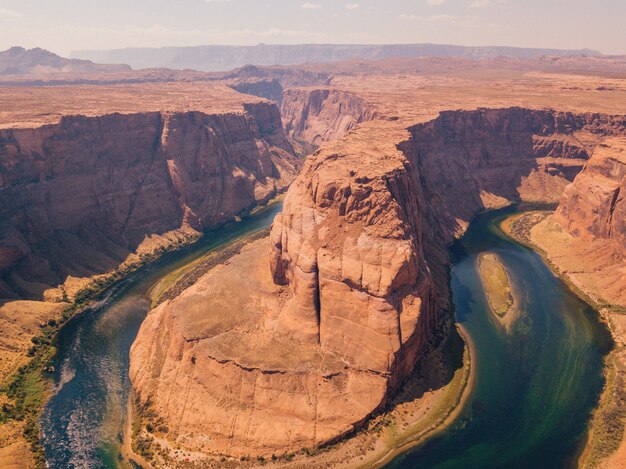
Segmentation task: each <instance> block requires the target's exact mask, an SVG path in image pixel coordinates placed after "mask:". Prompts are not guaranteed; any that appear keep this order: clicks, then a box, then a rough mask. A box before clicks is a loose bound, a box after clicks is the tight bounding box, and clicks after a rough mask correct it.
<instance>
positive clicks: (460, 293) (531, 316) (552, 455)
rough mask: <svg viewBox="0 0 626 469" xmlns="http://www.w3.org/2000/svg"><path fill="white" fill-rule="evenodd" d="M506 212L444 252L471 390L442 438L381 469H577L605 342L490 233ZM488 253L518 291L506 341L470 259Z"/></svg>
mask: <svg viewBox="0 0 626 469" xmlns="http://www.w3.org/2000/svg"><path fill="white" fill-rule="evenodd" d="M507 213H509V214H510V213H511V210H510V209H509V210H504V211H498V212H491V213H489V214H485V215H483V216H481V217H480V218H479V219H478V220H476V222H474V223H473V224H472V225H471V227H470V229H469V230H468V232H467V233H466V235H465V236H464V237H463V238H462V239H461V240H460V242H458V243H457V244H456V245H455V246H454V248H453V255H454V262H453V269H452V291H453V296H454V303H455V305H456V315H457V321H458V322H460V323H462V324H463V325H464V326H465V328H466V329H467V331H468V333H469V334H470V335H471V337H472V339H473V341H474V343H475V346H476V363H474V364H473V366H475V367H476V368H475V369H476V385H475V387H474V390H473V393H472V396H471V397H470V399H469V403H468V405H467V407H466V409H465V412H464V413H463V415H462V416H461V417H460V418H459V419H458V420H457V422H456V423H455V424H453V425H452V426H451V427H450V428H449V429H448V430H447V431H446V432H445V433H443V434H442V435H441V436H440V437H437V438H435V439H433V440H431V441H430V442H428V443H427V444H426V445H424V446H422V447H418V448H415V449H414V450H411V451H409V452H408V453H405V454H403V455H402V456H400V457H398V458H397V459H396V460H394V461H393V462H392V463H391V464H389V466H388V467H390V468H441V469H444V468H450V469H452V468H462V469H485V468H532V469H536V468H551V469H552V468H566V467H572V466H575V464H576V455H577V451H578V449H579V445H580V443H581V440H583V439H584V437H585V430H586V427H587V422H588V420H589V417H590V412H591V411H592V409H593V407H594V406H595V404H596V403H597V400H598V397H599V393H600V391H601V389H602V385H603V377H602V366H603V365H602V358H603V356H604V354H606V353H607V352H608V350H609V348H610V344H611V341H610V336H609V335H608V332H607V330H606V329H605V328H604V327H603V326H602V325H601V324H600V323H599V321H598V319H597V315H596V313H595V312H594V311H593V310H592V309H591V308H590V307H589V306H588V305H587V304H586V303H584V302H582V301H581V300H580V299H579V298H578V297H577V296H575V295H574V294H573V293H572V292H571V291H569V290H568V289H567V287H566V286H565V285H564V284H563V283H562V282H561V281H560V280H558V279H557V278H556V277H554V276H553V275H552V273H551V272H550V271H549V269H548V268H547V266H546V265H545V264H544V263H543V261H542V260H541V258H540V257H539V256H538V255H537V254H535V253H534V252H533V251H531V250H529V249H526V248H525V247H523V246H520V245H519V244H517V243H514V242H512V241H511V240H509V239H508V238H506V237H505V236H504V235H503V234H502V233H501V232H500V231H499V230H498V228H497V224H498V222H499V221H500V220H502V219H503V218H504V217H505V216H506V214H507ZM485 251H492V252H496V253H497V254H498V255H499V256H500V257H501V259H502V260H503V263H504V265H505V267H506V269H507V272H508V274H509V276H510V278H511V282H512V283H513V284H514V286H516V287H517V288H518V289H519V291H521V292H523V295H522V298H521V309H522V313H521V315H520V317H519V319H518V320H517V321H516V322H515V324H514V326H513V328H512V330H511V331H510V332H509V333H507V332H505V331H504V330H503V329H502V328H501V327H498V325H497V324H496V323H495V321H494V319H493V318H492V317H491V315H490V314H489V312H488V309H487V308H488V307H487V305H486V299H485V296H484V292H483V289H482V286H481V282H480V278H479V276H478V274H477V270H476V259H477V256H478V255H479V254H480V253H482V252H485Z"/></svg>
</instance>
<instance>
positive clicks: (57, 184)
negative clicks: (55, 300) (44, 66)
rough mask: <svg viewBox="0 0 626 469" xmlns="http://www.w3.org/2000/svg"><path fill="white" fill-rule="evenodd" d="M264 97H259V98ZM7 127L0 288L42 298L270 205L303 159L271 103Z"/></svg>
mask: <svg viewBox="0 0 626 469" xmlns="http://www.w3.org/2000/svg"><path fill="white" fill-rule="evenodd" d="M255 101H256V102H255ZM239 109H240V110H239V111H238V112H234V111H231V112H226V113H216V114H207V113H204V112H200V111H189V112H185V111H163V112H145V113H133V114H118V113H115V114H106V115H99V116H89V117H87V116H65V117H62V118H61V119H60V121H59V122H58V123H56V124H54V123H53V124H49V125H44V126H36V127H34V128H19V129H2V130H0V187H1V188H2V191H0V218H1V219H2V220H4V221H5V222H4V223H2V225H1V226H0V232H1V233H2V236H1V237H0V239H1V240H2V241H1V242H0V255H1V257H0V274H1V275H2V281H3V282H2V283H0V292H2V291H4V293H3V294H4V295H5V296H7V297H9V298H11V297H13V298H16V297H17V298H20V297H22V298H35V299H39V298H41V295H42V294H43V293H44V292H45V291H48V290H49V291H48V294H49V295H57V294H58V292H56V290H53V289H52V287H56V286H57V285H60V284H63V282H64V281H65V280H66V278H67V277H68V276H72V277H74V278H85V279H86V278H88V277H90V276H91V275H94V274H101V273H106V272H108V271H110V270H113V269H115V268H116V267H117V266H119V265H120V264H122V263H123V262H124V261H125V260H126V259H127V258H128V256H130V254H131V253H132V252H135V251H137V250H139V251H140V252H141V250H142V249H144V250H145V251H150V250H151V249H154V248H156V247H158V246H163V247H166V246H167V245H169V244H171V243H176V242H180V241H181V240H183V239H185V238H186V237H189V236H194V235H197V234H198V232H201V231H202V230H205V229H208V228H210V227H214V226H216V225H219V224H221V223H224V222H226V221H228V220H231V219H232V218H233V217H234V216H235V215H237V214H238V213H240V212H241V211H242V210H244V209H247V208H250V207H252V206H254V205H257V204H260V203H263V202H265V201H267V200H268V199H270V198H271V197H272V196H273V195H275V194H276V193H277V192H278V191H280V190H282V189H284V188H286V187H287V186H288V185H289V183H290V182H291V181H292V179H293V178H294V177H295V174H296V172H297V170H298V167H299V162H298V160H297V159H296V158H295V157H294V156H293V155H292V148H291V146H290V144H289V143H288V142H287V140H286V136H285V134H284V132H283V130H282V125H281V120H280V114H279V111H278V109H277V108H276V106H275V105H274V104H271V103H269V102H264V101H258V100H256V98H254V99H253V101H252V102H248V103H243V104H242V105H240V107H239Z"/></svg>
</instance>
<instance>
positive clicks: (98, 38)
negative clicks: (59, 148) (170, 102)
mask: <svg viewBox="0 0 626 469" xmlns="http://www.w3.org/2000/svg"><path fill="white" fill-rule="evenodd" d="M259 42H265V43H268V44H269V43H275V44H276V43H284V44H294V43H411V42H432V43H447V44H460V45H510V46H522V47H555V48H567V49H576V48H585V47H587V48H591V49H598V50H600V51H602V52H604V53H613V54H624V53H626V0H349V1H330V0H310V1H294V0H176V1H175V0H104V1H102V0H100V1H92V0H0V49H1V50H3V49H7V48H9V47H11V46H14V45H21V46H24V47H35V46H38V47H43V48H46V49H50V50H52V51H54V52H57V53H59V54H62V55H67V54H69V52H70V51H71V50H76V49H111V48H120V47H130V46H155V47H159V46H167V45H175V46H184V45H200V44H257V43H259Z"/></svg>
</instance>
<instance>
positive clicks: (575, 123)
mask: <svg viewBox="0 0 626 469" xmlns="http://www.w3.org/2000/svg"><path fill="white" fill-rule="evenodd" d="M409 130H410V132H411V138H410V140H409V141H408V142H405V143H403V144H402V146H401V147H402V148H403V150H404V151H405V152H406V153H407V154H409V155H411V157H412V159H413V161H414V162H415V163H416V164H417V165H418V166H419V168H420V169H421V174H422V178H423V182H424V185H425V189H426V191H427V192H428V193H429V194H431V199H430V203H431V205H432V207H433V209H434V210H435V211H436V213H437V221H438V223H439V224H440V226H441V231H442V233H444V234H446V237H447V239H448V240H450V239H451V238H450V236H451V235H454V234H459V233H460V232H462V231H463V230H464V229H465V227H466V226H467V223H468V222H469V221H470V220H471V218H472V217H473V216H474V214H475V213H476V212H478V211H480V210H483V209H485V208H493V207H497V206H502V205H506V204H508V203H510V202H515V201H522V200H523V201H541V202H554V203H556V202H557V201H558V200H559V198H560V196H561V194H562V192H563V190H564V188H565V187H566V186H567V184H569V183H570V182H571V181H572V180H573V179H574V177H575V175H576V174H577V173H578V172H579V171H580V170H581V169H582V167H583V165H584V164H585V162H586V160H587V159H588V158H589V155H591V153H593V151H594V149H595V147H596V146H597V145H598V144H599V143H600V142H601V141H602V140H603V139H604V138H605V137H606V136H610V135H623V134H624V133H626V117H624V116H607V115H601V114H572V113H563V112H556V111H550V110H532V109H523V108H506V109H480V110H477V111H447V112H442V113H441V115H440V117H438V118H437V119H435V120H433V121H431V122H427V123H424V124H418V125H416V126H414V127H411V128H410V129H409Z"/></svg>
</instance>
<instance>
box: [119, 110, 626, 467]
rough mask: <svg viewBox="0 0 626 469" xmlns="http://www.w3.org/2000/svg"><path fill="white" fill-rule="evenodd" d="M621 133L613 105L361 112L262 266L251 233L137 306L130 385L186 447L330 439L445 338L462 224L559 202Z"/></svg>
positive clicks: (303, 182) (298, 191)
mask: <svg viewBox="0 0 626 469" xmlns="http://www.w3.org/2000/svg"><path fill="white" fill-rule="evenodd" d="M624 134H626V117H625V116H608V115H601V114H572V113H561V112H555V111H537V110H529V109H522V108H507V109H480V110H477V111H449V112H443V113H442V114H441V115H440V117H438V118H437V119H435V120H434V121H430V122H425V123H421V124H417V125H414V126H411V127H409V128H408V129H407V130H404V131H398V132H396V133H393V134H387V138H378V137H379V136H378V135H376V134H375V133H372V132H371V127H370V126H369V125H368V124H364V125H363V126H361V127H359V128H358V129H357V130H356V131H354V132H353V133H351V134H350V135H349V136H347V137H346V138H344V139H342V140H339V141H337V142H336V143H334V144H330V145H326V146H324V147H323V148H322V149H321V150H320V151H318V152H317V153H316V154H315V155H313V156H311V157H309V159H308V160H307V162H306V163H305V166H304V168H303V170H302V172H301V173H300V175H299V176H298V178H297V179H296V180H295V182H294V183H293V184H292V186H291V187H290V189H289V191H288V194H287V197H286V199H285V202H284V206H283V212H282V214H280V215H278V216H277V217H276V220H275V221H274V225H273V228H272V232H271V236H270V239H269V269H268V266H267V260H264V259H263V257H264V251H266V246H267V241H259V242H256V243H254V244H253V245H251V246H250V247H249V249H248V250H247V251H245V252H244V253H242V254H241V255H239V256H236V257H235V258H233V259H231V262H230V263H229V265H228V266H225V267H224V268H222V269H215V270H214V271H212V272H211V273H209V274H207V275H206V276H205V277H204V278H202V279H201V280H200V281H199V282H198V283H197V284H196V285H194V286H192V287H191V288H189V289H188V290H187V291H185V292H184V293H183V294H182V295H181V296H180V297H178V298H176V299H174V300H172V301H168V302H166V303H164V304H162V305H161V306H159V307H158V308H157V309H156V310H154V311H153V312H151V313H150V314H149V316H148V318H147V319H146V321H145V322H144V324H143V326H142V328H141V330H140V332H139V335H138V337H137V339H136V341H135V344H134V345H133V348H132V350H131V379H132V381H133V385H134V387H135V389H136V391H137V392H138V394H139V396H140V398H141V400H142V401H144V402H148V401H149V402H150V404H151V406H153V409H154V410H155V411H156V412H157V414H158V415H160V416H163V417H164V418H165V420H166V421H167V422H168V423H169V424H170V428H171V430H170V434H169V435H168V438H171V439H172V440H174V441H176V442H177V443H178V444H182V445H184V447H185V448H188V449H191V450H195V451H205V452H213V453H216V454H228V455H233V456H239V455H253V456H254V455H268V454H273V453H281V452H284V451H289V450H293V449H298V448H300V447H318V446H320V445H323V444H326V443H329V442H332V441H335V440H337V439H338V438H340V437H341V436H343V435H345V434H346V433H349V432H350V431H352V430H353V429H355V428H358V426H359V425H361V424H362V423H363V422H364V420H365V419H367V417H368V416H369V415H371V414H372V413H373V412H374V411H376V410H377V409H379V408H381V407H382V406H384V404H385V403H386V402H387V401H388V400H389V398H390V396H392V395H393V393H394V392H395V391H396V390H397V389H398V387H399V385H400V384H401V383H402V381H403V379H404V378H405V377H407V375H408V374H409V373H410V372H411V370H412V369H413V367H414V365H415V363H416V362H417V361H418V360H419V358H420V356H421V355H422V354H423V353H425V351H426V349H427V347H428V346H429V344H431V343H432V341H433V340H434V338H435V337H436V336H437V335H441V334H443V333H445V330H446V327H448V326H449V320H450V317H449V314H447V313H446V310H447V309H448V305H447V300H448V291H447V284H448V278H447V274H446V270H445V267H446V265H447V262H448V259H447V254H446V246H447V245H448V244H449V243H450V242H451V241H452V240H453V239H454V238H455V236H456V235H458V234H460V233H461V232H462V231H463V230H464V229H465V227H467V225H468V223H469V221H470V219H471V218H472V217H473V216H474V215H475V214H476V213H477V212H478V211H480V210H483V209H485V208H492V207H495V206H501V205H504V204H508V203H510V202H512V201H519V200H553V201H555V200H558V197H559V196H560V195H561V192H562V190H563V188H564V187H565V186H566V185H567V184H568V183H569V182H571V180H572V179H573V178H574V176H575V175H576V174H577V173H578V172H579V171H580V169H581V168H582V167H583V165H584V163H585V161H586V160H587V159H588V158H589V155H590V154H592V153H593V152H594V150H595V148H597V147H598V145H601V144H602V142H603V141H604V140H605V139H606V138H607V137H608V136H612V135H624ZM372 137H374V139H373V138H372ZM398 137H400V138H398ZM394 138H397V139H395V140H394ZM265 255H267V254H265ZM252 258H254V260H252ZM242 272H247V282H248V283H249V284H250V285H251V286H252V287H251V288H248V291H247V292H246V293H245V294H243V295H242V294H236V289H237V288H238V285H239V282H240V280H239V279H240V278H241V277H240V275H241V273H242ZM270 273H271V279H272V280H273V283H272V282H271V281H270V279H269V275H270ZM257 285H258V286H257ZM239 288H240V287H239ZM235 311H236V312H237V313H234V312H235ZM225 318H228V319H225ZM241 344H245V347H244V348H243V349H242V347H241ZM159 350H161V351H164V352H162V353H158V352H157V351H159ZM288 350H291V351H292V352H291V353H286V351H288ZM293 351H297V352H296V353H294V352H293Z"/></svg>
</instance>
